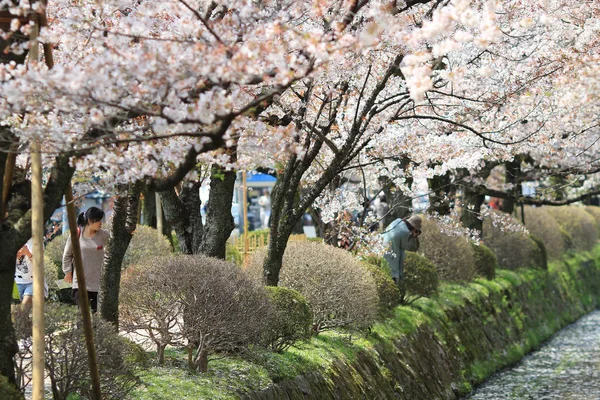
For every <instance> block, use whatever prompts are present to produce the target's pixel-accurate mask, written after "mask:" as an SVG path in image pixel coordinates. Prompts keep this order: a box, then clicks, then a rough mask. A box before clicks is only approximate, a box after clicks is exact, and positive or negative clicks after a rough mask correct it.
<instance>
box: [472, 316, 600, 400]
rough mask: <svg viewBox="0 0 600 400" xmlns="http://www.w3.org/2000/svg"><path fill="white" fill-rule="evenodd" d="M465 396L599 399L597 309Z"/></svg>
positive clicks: (599, 329)
mask: <svg viewBox="0 0 600 400" xmlns="http://www.w3.org/2000/svg"><path fill="white" fill-rule="evenodd" d="M466 399H468V400H476V399H477V400H483V399H485V400H508V399H511V400H512V399H524V400H530V399H532V400H533V399H535V400H550V399H552V400H554V399H557V400H558V399H560V400H599V399H600V311H598V310H597V311H594V312H592V313H591V314H588V315H586V316H584V317H583V318H581V319H580V320H578V321H577V322H575V323H574V324H572V325H569V326H567V327H566V328H564V329H563V330H561V331H560V332H558V333H557V334H556V335H554V336H553V337H552V339H550V340H549V341H548V342H546V343H545V344H544V345H543V346H542V347H541V348H540V349H539V350H537V351H535V352H533V353H531V354H530V355H528V356H526V357H525V358H523V360H521V362H519V363H518V364H517V365H515V366H514V367H513V368H510V369H507V370H504V371H502V372H499V373H498V374H496V375H494V376H492V377H491V378H490V379H489V380H487V381H486V382H485V383H484V384H483V385H481V386H480V387H478V388H477V389H476V390H475V391H474V392H473V393H472V394H471V395H470V396H468V397H466Z"/></svg>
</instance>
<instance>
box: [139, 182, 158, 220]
mask: <svg viewBox="0 0 600 400" xmlns="http://www.w3.org/2000/svg"><path fill="white" fill-rule="evenodd" d="M142 193H143V195H144V200H143V201H142V220H141V221H140V222H141V223H143V224H144V225H148V226H150V227H152V228H154V229H156V196H155V195H154V194H155V193H156V192H154V191H153V190H148V189H146V190H144V191H143V192H142Z"/></svg>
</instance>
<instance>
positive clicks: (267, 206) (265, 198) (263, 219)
mask: <svg viewBox="0 0 600 400" xmlns="http://www.w3.org/2000/svg"><path fill="white" fill-rule="evenodd" d="M258 205H259V206H260V224H261V225H262V229H268V228H269V218H270V217H271V197H269V190H268V189H264V190H263V195H262V196H260V197H259V198H258Z"/></svg>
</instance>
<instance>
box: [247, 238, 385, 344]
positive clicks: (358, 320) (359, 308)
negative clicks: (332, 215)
mask: <svg viewBox="0 0 600 400" xmlns="http://www.w3.org/2000/svg"><path fill="white" fill-rule="evenodd" d="M266 255H267V249H266V248H259V249H257V250H255V251H254V253H253V254H252V258H251V259H250V263H249V265H248V271H249V273H250V274H251V276H252V277H253V279H254V280H255V281H256V282H261V283H262V281H263V264H264V260H265V257H266ZM279 285H280V286H283V287H287V288H290V289H294V290H297V291H298V292H300V293H301V294H302V295H303V296H304V297H305V298H306V300H307V301H308V303H309V304H310V307H311V309H312V311H313V317H314V319H313V329H314V331H315V332H316V333H318V332H320V331H323V330H326V329H332V328H337V327H347V328H353V329H363V328H368V327H369V326H371V325H372V324H373V322H374V321H375V318H376V317H377V311H378V304H379V299H378V297H377V289H376V286H375V283H374V282H373V278H371V275H370V274H369V272H368V271H367V270H366V269H365V268H364V267H363V266H362V265H361V263H360V261H359V260H357V259H356V258H355V257H354V256H353V255H352V254H351V253H349V252H347V251H346V250H342V249H339V248H336V247H333V246H329V245H326V244H322V243H315V242H309V241H298V242H290V243H288V246H287V248H286V250H285V254H284V256H283V266H282V268H281V271H280V276H279Z"/></svg>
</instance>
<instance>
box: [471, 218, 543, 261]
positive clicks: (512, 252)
mask: <svg viewBox="0 0 600 400" xmlns="http://www.w3.org/2000/svg"><path fill="white" fill-rule="evenodd" d="M494 214H495V215H491V216H488V217H486V218H484V220H483V238H482V242H483V243H484V244H485V245H486V246H488V247H489V248H490V249H491V250H492V251H493V252H494V254H496V258H497V259H498V266H499V267H500V268H503V269H509V270H515V269H518V268H545V265H543V264H541V263H540V247H539V245H538V243H536V242H535V241H534V240H533V239H532V238H531V236H530V235H529V234H528V233H527V232H526V231H525V230H524V229H523V228H524V227H523V224H522V223H521V222H520V221H517V220H516V219H513V218H511V217H510V216H509V215H508V214H506V213H503V212H500V211H494ZM507 225H508V227H507Z"/></svg>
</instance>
